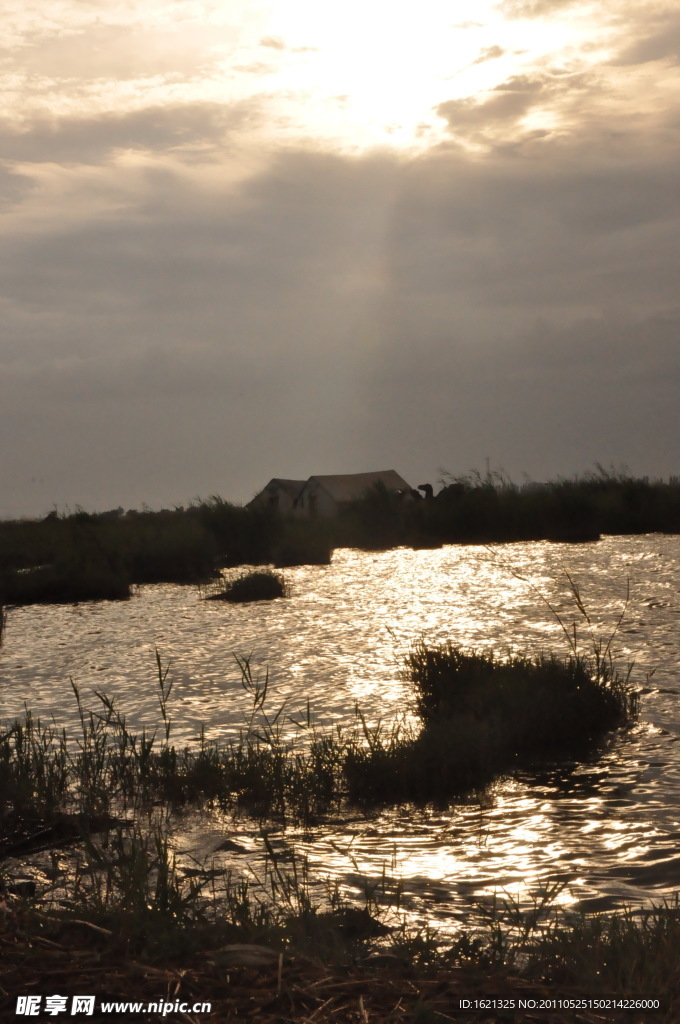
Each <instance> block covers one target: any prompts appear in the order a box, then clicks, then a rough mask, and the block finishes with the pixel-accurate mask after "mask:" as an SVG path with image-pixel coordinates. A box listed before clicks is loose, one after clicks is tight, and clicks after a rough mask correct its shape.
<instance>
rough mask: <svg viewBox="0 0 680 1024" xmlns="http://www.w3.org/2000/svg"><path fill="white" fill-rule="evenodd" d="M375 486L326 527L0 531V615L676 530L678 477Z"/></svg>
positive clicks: (18, 525)
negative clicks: (345, 564) (372, 554)
mask: <svg viewBox="0 0 680 1024" xmlns="http://www.w3.org/2000/svg"><path fill="white" fill-rule="evenodd" d="M424 492H425V494H426V496H425V497H423V498H419V497H418V496H417V495H416V493H415V492H408V493H405V494H395V493H391V492H389V491H387V490H386V489H385V488H383V487H376V488H374V489H373V490H372V491H371V492H369V493H368V494H367V495H366V496H365V497H364V498H363V499H361V500H360V501H355V502H353V503H351V504H350V505H349V506H348V507H346V508H344V509H343V510H342V511H341V512H340V514H339V515H338V516H337V518H335V519H315V520H300V519H291V518H287V517H284V516H282V515H279V514H278V513H277V512H275V511H274V510H271V509H259V510H254V509H253V510H251V509H248V508H242V507H241V506H237V505H232V504H230V503H229V502H227V501H224V500H223V499H222V498H219V497H212V498H210V499H208V500H206V501H202V502H199V503H196V504H194V505H192V506H190V507H188V508H186V509H184V508H178V509H173V510H163V511H160V512H150V511H142V512H137V511H133V510H131V511H128V512H124V511H123V509H116V510H114V511H111V512H103V513H98V514H90V513H87V512H84V511H76V512H75V513H72V514H68V515H59V514H57V513H56V512H52V513H50V515H49V516H47V517H46V518H45V519H43V520H40V521H37V520H19V521H9V522H1V523H0V606H2V605H3V604H5V605H7V604H30V603H33V602H38V601H40V602H43V601H80V600H93V599H94V600H96V599H102V598H112V599H115V598H118V599H119V598H125V597H128V596H129V595H130V587H131V586H132V585H133V584H137V583H161V582H171V583H195V582H201V581H204V580H208V579H210V578H212V577H214V576H215V575H216V574H217V572H218V571H219V569H220V568H223V567H229V566H238V565H245V564H248V565H266V564H274V565H277V566H288V565H297V564H310V563H311V564H324V563H327V562H329V561H330V557H331V554H332V551H333V548H335V547H361V548H368V549H381V548H390V547H395V546H398V545H409V546H412V547H433V546H438V545H441V544H476V543H492V542H505V541H522V540H552V541H573V542H579V541H589V540H597V539H598V538H599V537H600V535H601V534H607V533H608V534H640V533H653V532H661V533H680V478H676V477H672V478H671V479H670V480H668V481H650V480H648V479H646V478H642V479H635V478H632V477H629V476H626V475H624V474H615V473H608V472H605V471H603V470H599V471H598V472H597V473H594V474H591V475H588V476H586V477H583V478H580V479H572V480H558V481H554V482H550V483H544V484H523V485H517V484H514V483H512V481H510V480H508V479H506V478H505V477H503V476H501V475H499V474H497V473H487V474H486V476H480V475H479V474H474V475H472V476H468V477H459V478H457V479H451V480H450V481H449V482H448V483H445V484H443V485H442V486H441V487H440V489H439V490H438V493H436V494H435V493H434V491H433V489H432V488H427V487H426V488H424Z"/></svg>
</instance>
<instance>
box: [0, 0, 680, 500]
mask: <svg viewBox="0 0 680 1024" xmlns="http://www.w3.org/2000/svg"><path fill="white" fill-rule="evenodd" d="M521 6H522V5H518V4H514V6H513V11H514V12H515V13H516V14H517V16H519V15H520V14H521V10H520V7H521ZM555 6H564V5H555V4H552V5H550V4H547V5H546V4H532V5H530V7H531V14H532V16H535V17H537V18H538V17H541V16H543V14H544V13H545V10H546V9H547V8H548V7H550V8H554V7H555ZM523 8H526V5H523ZM539 8H540V10H539ZM526 15H527V10H524V14H523V15H522V16H526ZM673 26H675V28H677V19H675V20H673V19H672V18H671V17H670V15H666V14H665V13H664V12H663V10H660V12H657V14H655V16H654V18H652V19H650V22H649V25H648V29H649V31H648V33H647V34H646V35H644V34H641V33H640V34H639V35H638V38H637V40H636V42H635V43H630V41H628V43H627V44H626V46H620V47H619V49H618V50H617V52H616V54H615V55H613V56H612V59H611V61H610V62H609V63H608V64H606V65H605V64H601V65H600V66H599V67H598V68H591V69H583V68H582V69H580V70H579V71H578V72H575V71H572V70H569V68H566V69H565V68H564V67H562V66H558V65H557V64H556V63H555V62H554V61H552V60H545V61H544V62H543V63H542V64H540V65H538V64H537V65H536V66H535V67H533V68H531V69H527V70H525V71H523V72H522V73H512V74H509V75H507V77H506V78H505V79H504V80H501V81H498V82H497V83H496V84H494V85H493V86H491V87H490V88H488V89H486V90H484V91H481V92H480V93H478V94H477V95H476V96H475V97H474V98H471V97H466V96H460V95H456V94H454V93H453V92H452V93H451V94H450V98H448V99H443V100H442V101H441V102H440V103H439V104H438V105H437V113H438V115H439V117H440V119H441V124H442V126H443V134H442V135H440V137H439V139H438V140H436V141H433V143H432V145H431V146H430V147H429V149H426V148H423V149H422V150H421V152H419V153H413V152H409V151H403V152H400V151H399V150H396V149H392V150H390V151H387V150H380V149H374V150H371V149H366V150H363V151H361V150H358V151H356V152H353V153H352V152H348V151H347V150H345V151H343V150H341V149H339V148H337V149H335V150H333V149H332V148H331V147H329V146H328V145H326V144H322V143H321V142H319V143H318V144H315V142H314V140H310V139H304V140H300V139H293V140H291V139H290V138H288V139H287V140H286V142H285V144H283V143H277V142H275V141H272V140H271V139H270V140H269V141H268V142H266V144H265V143H264V142H262V141H261V136H260V135H258V133H260V132H261V131H262V130H263V128H262V126H263V124H265V123H266V120H267V109H268V108H267V100H266V97H251V98H250V99H248V100H245V99H243V100H240V101H237V100H232V101H231V102H229V103H219V102H215V101H214V100H210V101H208V100H192V101H190V102H189V101H187V100H185V99H178V100H176V101H175V102H169V101H167V100H166V101H164V102H163V103H159V102H157V101H156V100H155V99H154V100H153V101H149V102H148V103H147V104H144V103H143V102H140V99H139V97H138V96H137V97H136V98H135V104H134V109H125V110H114V109H113V108H109V109H106V110H102V109H99V110H96V111H90V112H84V111H83V110H82V109H78V110H73V111H70V112H69V111H68V110H63V111H61V112H59V113H54V112H52V113H49V114H48V113H46V112H45V111H42V112H41V111H37V112H36V111H33V112H29V113H28V114H26V115H25V116H24V117H23V118H22V119H21V121H19V120H17V119H16V118H14V117H10V115H9V114H7V115H6V116H5V120H4V122H3V123H1V124H0V137H1V139H2V152H3V164H2V166H1V167H0V194H1V195H2V206H0V216H1V218H2V224H3V234H2V241H1V242H0V282H1V283H0V313H1V318H0V410H1V412H0V431H2V436H3V437H4V438H11V439H12V441H11V443H9V444H5V445H3V449H2V455H0V475H1V478H2V480H3V481H4V485H3V491H2V494H1V495H0V515H9V514H16V513H21V512H28V513H39V512H44V511H47V510H48V509H49V508H50V507H51V506H52V505H53V504H57V505H59V506H61V507H63V506H66V505H69V506H70V507H73V506H74V505H75V504H76V503H81V504H83V505H85V506H87V507H91V508H106V507H115V506H117V505H119V504H122V505H124V506H135V505H137V506H139V505H141V504H142V503H143V502H145V501H146V502H148V503H149V504H151V505H158V504H161V503H166V504H172V503H183V502H186V501H187V500H189V499H191V498H192V497H195V496H197V495H198V494H203V495H206V494H208V493H210V492H216V491H217V492H220V493H222V494H224V495H225V496H226V497H228V498H231V499H234V500H244V501H245V500H248V499H249V498H250V496H251V495H252V494H253V493H254V491H255V490H256V489H257V488H258V487H259V486H261V485H262V484H263V483H265V482H266V480H267V479H268V478H269V477H271V476H275V475H276V476H290V477H294V478H297V477H306V476H308V475H309V474H312V473H318V472H329V473H330V472H353V471H359V470H371V469H378V468H386V467H392V468H395V469H397V470H398V471H399V472H401V473H402V474H403V475H404V476H405V477H406V478H407V479H410V480H411V482H412V483H417V482H420V481H419V479H416V478H423V479H427V478H430V479H432V480H434V479H436V475H437V469H438V467H440V466H442V467H444V468H446V469H448V470H450V471H451V472H454V473H460V472H465V471H467V470H468V469H469V468H471V467H473V466H479V467H483V464H484V460H485V459H486V458H487V457H489V458H490V459H491V461H492V463H493V464H495V465H503V466H504V467H505V468H506V469H507V470H508V471H509V472H510V473H511V474H512V475H513V476H514V477H515V478H516V479H521V478H522V474H523V473H527V474H529V475H530V476H532V477H534V478H541V477H548V476H555V475H557V474H560V473H563V474H567V473H572V472H579V471H584V470H587V469H588V468H590V467H592V466H593V465H594V463H595V462H601V463H604V464H610V463H614V464H617V465H621V464H627V465H629V466H630V468H631V469H632V470H633V471H634V472H640V473H649V474H655V473H658V474H668V473H671V472H677V470H678V467H677V462H676V459H677V436H678V426H679V425H680V424H679V422H678V417H679V412H678V410H680V403H679V402H678V387H679V385H680V346H679V345H678V337H679V336H680V309H679V308H678V304H677V303H678V300H677V281H678V279H679V278H680V249H679V247H678V242H677V239H678V237H679V233H680V232H679V229H680V189H679V188H678V179H677V165H678V132H679V131H680V123H679V122H678V119H677V115H676V113H675V106H674V103H672V102H670V100H671V99H672V97H673V95H674V91H673V90H674V89H676V90H677V83H676V82H675V80H673V81H672V82H669V83H666V84H665V85H664V86H663V87H662V84H661V83H660V81H657V79H656V78H655V76H653V75H652V76H651V77H644V76H646V75H648V70H647V69H646V64H647V63H649V62H650V61H655V60H661V59H663V60H665V61H666V63H667V62H668V60H669V59H670V57H672V56H673V54H674V53H675V50H674V49H673V46H674V45H675V44H673V46H671V45H670V43H669V44H668V45H665V44H664V45H662V43H661V40H662V36H663V37H664V38H666V39H669V38H670V39H672V38H674V36H673V33H672V31H671V29H673ZM664 32H665V33H666V35H665V36H664ZM116 38H119V37H116ZM257 44H258V46H259V47H260V49H262V48H263V47H264V48H265V49H266V50H269V51H271V52H272V53H274V54H276V53H277V52H284V51H285V48H286V46H285V44H284V42H283V41H282V40H281V39H280V37H279V36H275V35H272V36H271V37H267V36H262V35H259V36H258V37H257ZM55 45H56V44H55ZM63 45H64V46H65V45H66V43H64V44H63ZM664 47H665V48H664ZM482 56H483V57H484V59H483V60H482V61H481V62H480V63H481V64H482V65H484V66H486V65H487V64H489V63H493V62H494V61H495V60H496V58H498V60H501V59H503V58H504V56H505V49H504V48H502V47H493V46H489V47H486V48H483V50H482ZM617 61H618V63H617ZM624 68H625V71H624V70H623V69H624ZM617 69H618V70H617ZM619 72H621V73H623V74H624V75H625V80H623V81H621V82H619V80H618V79H617V80H616V82H614V78H615V76H616V75H617V74H619ZM636 76H637V77H636ZM639 76H643V77H639ZM613 83H614V84H613ZM614 86H616V87H614ZM643 87H644V88H643ZM664 89H665V93H664ZM636 90H638V92H639V98H638V99H636V102H635V105H634V106H633V105H631V103H630V101H629V96H632V95H634V94H636Z"/></svg>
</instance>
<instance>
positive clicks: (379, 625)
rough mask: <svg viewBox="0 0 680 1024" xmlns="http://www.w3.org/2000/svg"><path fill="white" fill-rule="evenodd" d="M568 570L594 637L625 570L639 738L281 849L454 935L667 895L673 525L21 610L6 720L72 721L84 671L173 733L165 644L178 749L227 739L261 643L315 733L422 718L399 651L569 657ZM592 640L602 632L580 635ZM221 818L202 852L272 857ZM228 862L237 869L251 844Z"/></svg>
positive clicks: (679, 582) (1, 667)
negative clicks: (513, 905)
mask: <svg viewBox="0 0 680 1024" xmlns="http://www.w3.org/2000/svg"><path fill="white" fill-rule="evenodd" d="M565 566H566V567H567V568H568V570H569V572H570V573H571V575H572V577H573V578H574V579H576V580H578V581H579V582H580V583H581V584H582V587H583V596H584V599H585V600H586V603H587V606H588V610H589V612H590V614H591V618H592V619H593V631H594V634H595V636H597V635H605V636H607V635H609V633H610V632H611V630H612V628H613V624H614V623H615V622H616V619H617V617H618V614H619V612H620V608H621V603H622V600H623V599H624V597H625V592H626V580H627V578H628V577H630V580H631V585H632V596H631V603H630V606H629V608H628V611H627V616H626V620H625V622H624V625H623V629H622V631H621V633H620V634H619V639H620V641H621V644H620V647H621V649H622V653H623V660H624V661H626V660H627V659H628V658H629V657H630V656H631V655H633V654H634V655H635V658H636V661H637V667H636V670H635V678H636V679H637V680H639V681H641V683H644V685H645V696H644V698H643V700H644V703H643V716H642V717H643V722H642V723H641V725H640V726H639V727H638V728H637V729H635V730H633V731H632V732H631V734H630V735H629V736H628V737H626V738H625V739H623V740H619V741H617V742H615V743H613V744H612V745H611V746H610V747H609V748H607V749H606V750H605V751H604V752H603V754H602V755H601V756H600V758H599V759H594V760H592V761H591V762H588V763H585V764H580V765H563V764H555V765H553V766H550V765H549V766H547V767H546V768H545V769H543V770H541V772H538V773H534V775H530V774H528V773H519V774H518V775H517V777H516V778H514V779H504V780H501V781H500V782H499V783H498V784H497V785H496V786H495V787H494V790H493V793H492V794H491V797H489V796H485V795H484V794H480V795H479V799H478V800H475V799H473V800H472V802H470V803H467V804H462V805H460V806H458V807H456V808H452V809H450V810H447V811H442V810H441V809H439V810H434V809H432V808H429V809H421V810H419V809H415V808H406V809H404V808H396V809H392V810H382V811H380V812H379V813H377V814H375V815H373V816H371V817H370V818H368V819H367V818H365V817H356V818H354V817H352V816H349V817H347V816H344V817H343V818H342V820H340V819H338V820H335V821H331V822H329V823H327V824H325V825H323V826H318V827H316V828H314V829H311V830H307V831H306V832H302V831H298V830H295V829H289V830H287V832H286V833H285V836H284V837H283V838H282V843H284V844H285V846H286V849H288V850H289V851H290V850H293V851H295V852H296V853H297V854H298V855H302V854H306V855H308V856H309V858H310V860H311V861H312V863H313V864H314V865H315V866H316V867H317V868H318V870H319V872H320V873H321V874H324V875H330V876H331V877H333V878H337V879H338V880H339V882H340V884H341V886H344V887H345V888H346V890H347V891H352V892H354V891H357V889H358V887H359V886H360V881H359V876H360V875H364V876H366V877H368V878H369V879H373V880H374V881H376V882H377V881H378V880H379V879H380V877H381V874H382V873H383V871H389V872H391V873H392V874H393V875H394V876H395V877H397V878H398V879H399V880H400V885H401V888H402V907H403V910H404V913H406V914H408V915H411V916H412V917H413V919H414V920H418V921H422V920H430V921H435V920H436V921H437V923H438V925H439V926H441V927H444V928H450V929H455V928H457V927H459V926H460V923H461V921H463V920H466V919H467V917H468V916H469V914H470V913H471V912H472V913H474V907H475V906H476V905H477V904H478V902H479V901H487V902H488V901H489V900H492V898H493V896H494V894H497V895H498V896H499V898H500V897H501V896H502V894H503V892H505V893H507V894H509V895H510V896H511V897H512V898H513V899H517V900H519V901H520V902H522V903H523V902H527V903H529V902H530V901H531V899H533V898H534V897H535V893H536V891H537V889H539V888H540V886H541V885H542V884H544V883H545V882H546V881H547V880H553V881H555V880H559V881H560V882H562V883H564V888H563V889H562V891H561V892H560V893H559V894H558V895H556V896H555V899H556V900H557V901H559V902H560V903H561V904H562V905H564V906H567V905H570V904H572V903H574V902H578V901H582V902H583V903H584V904H585V905H586V906H587V907H597V908H600V909H605V908H607V907H613V906H617V905H621V904H622V903H625V902H628V903H636V902H641V901H645V900H649V899H660V898H662V897H663V896H664V895H667V894H668V893H670V892H671V891H672V890H673V889H675V888H676V887H677V884H678V879H679V878H680V857H679V856H678V854H677V850H678V847H679V845H680V843H679V840H680V815H679V814H678V811H677V806H678V803H679V802H680V800H679V798H680V758H679V757H678V745H677V743H676V742H675V740H676V739H677V737H678V735H680V717H679V716H678V694H679V691H680V676H679V670H678V664H679V659H678V642H677V625H678V614H680V602H679V601H678V593H679V592H680V539H678V538H672V537H657V536H653V537H642V538H607V539H605V540H603V541H602V542H601V543H600V544H597V545H577V546H568V545H551V544H547V543H546V544H543V543H536V544H513V545H506V546H504V547H502V548H495V549H487V548H482V547H446V548H441V549H436V550H427V551H412V550H410V549H406V548H401V549H397V550H393V551H385V552H369V553H366V552H360V551H354V550H340V551H337V552H336V553H335V555H334V558H333V562H332V564H331V565H330V566H327V567H324V566H301V567H298V568H295V569H290V570H286V573H285V575H286V576H287V578H288V582H289V584H290V588H291V597H290V598H289V599H286V600H280V601H276V602H273V603H271V604H268V603H266V602H262V603H260V604H258V605H250V606H224V605H217V604H214V603H213V604H211V603H205V602H202V601H201V600H200V594H199V592H198V591H197V590H194V589H192V588H180V587H174V586H165V585H163V586H150V587H143V588H140V591H139V593H138V595H137V596H135V597H134V598H133V599H132V600H131V601H130V602H128V603H121V604H116V603H107V602H102V603H98V604H93V605H78V606H55V607H40V606H35V607H32V608H20V609H12V610H11V611H10V614H9V621H8V626H7V632H6V635H5V643H4V646H3V648H2V650H1V651H0V709H1V711H0V718H1V719H3V720H6V719H9V718H10V717H12V716H14V715H21V714H22V713H23V708H24V703H26V704H27V705H29V706H30V707H32V708H33V709H34V711H36V712H37V713H39V714H40V715H42V716H43V717H48V716H51V715H53V716H54V721H55V722H56V723H57V724H58V725H62V724H72V723H73V722H74V719H75V708H74V706H73V698H72V692H71V688H70V683H69V676H72V677H73V678H74V679H75V681H76V682H77V684H78V685H79V686H80V688H81V692H82V693H83V694H84V695H85V696H86V703H88V702H89V703H90V705H92V703H93V701H94V698H88V697H87V694H88V693H91V691H92V689H95V688H96V689H99V690H103V691H105V692H106V693H108V694H110V695H111V696H113V697H115V698H116V701H117V703H118V706H119V707H120V709H121V710H122V711H124V712H125V714H126V716H127V720H128V725H129V726H130V727H131V728H141V726H142V725H146V726H147V727H151V728H155V727H158V725H159V709H158V701H157V681H156V676H155V673H156V666H155V650H156V648H158V650H159V651H160V654H161V657H162V660H163V663H164V664H166V663H168V662H169V663H170V668H171V674H172V675H173V677H174V680H175V686H174V690H173V702H172V706H171V714H172V716H173V725H172V737H173V738H174V740H175V742H187V741H190V740H192V739H194V738H195V737H196V736H197V735H198V733H199V731H200V729H201V727H204V728H205V732H206V735H207V736H208V737H209V738H220V737H221V738H226V737H229V736H233V735H234V734H235V732H237V731H238V729H239V728H241V727H242V726H243V724H244V722H245V720H246V717H247V715H248V714H249V711H250V704H249V698H248V695H247V694H246V693H245V692H244V690H243V688H242V686H241V677H240V672H239V669H238V665H237V663H236V660H235V657H234V655H239V656H241V657H243V656H250V657H251V659H252V665H253V668H254V671H255V672H256V674H257V673H259V674H260V675H263V674H264V672H265V671H266V670H267V667H268V669H269V674H270V698H269V699H270V701H271V708H272V710H276V709H278V708H279V707H280V706H281V705H282V704H283V703H284V702H285V704H286V715H288V718H286V717H285V715H284V720H285V721H286V730H287V735H290V736H292V735H294V734H295V733H296V731H297V732H299V731H300V726H299V725H296V724H295V722H298V723H299V722H300V721H301V720H302V719H304V717H305V715H306V713H307V702H308V701H309V707H310V710H311V714H312V715H313V718H314V721H315V723H316V726H317V728H326V727H330V726H332V727H336V726H341V727H349V726H352V725H353V724H354V721H355V719H354V708H355V705H356V704H357V703H358V704H359V705H360V707H361V710H362V713H363V714H364V716H365V719H366V722H367V724H368V725H369V726H371V727H373V726H375V725H377V724H378V723H379V722H382V723H383V724H384V726H385V727H387V728H389V727H391V726H392V725H393V724H394V723H395V722H397V721H400V720H401V721H404V722H409V721H411V722H413V721H414V719H413V710H412V695H411V692H410V688H409V685H408V682H407V681H406V680H405V679H404V676H403V659H404V656H405V654H406V653H407V652H408V650H409V649H410V647H411V645H412V644H413V643H414V642H415V641H416V640H418V639H419V638H420V637H423V636H424V637H425V638H426V639H427V640H428V641H429V642H438V641H446V640H452V641H453V642H455V643H457V644H460V645H462V646H464V647H467V648H477V649H483V650H494V651H496V652H497V653H499V654H505V653H507V652H511V651H521V652H528V653H532V652H538V651H540V650H546V651H547V650H554V651H556V652H557V653H566V650H567V648H566V642H565V636H564V633H563V630H562V628H561V626H560V625H559V623H558V622H557V621H556V619H555V616H554V614H553V613H552V612H551V611H550V608H549V607H548V605H547V604H546V603H545V601H544V600H543V599H542V598H541V596H539V595H543V597H545V598H546V599H547V600H548V601H549V602H550V604H551V605H552V606H553V607H554V608H556V609H557V611H558V612H559V614H560V615H561V616H562V617H563V619H564V622H565V623H567V624H569V623H570V622H571V621H572V619H573V618H574V607H573V601H572V602H571V604H570V600H569V596H568V593H567V592H566V591H565V589H564V586H563V578H562V582H560V573H561V572H562V570H563V568H564V567H565ZM520 576H523V577H526V578H527V579H529V580H530V581H531V584H532V586H533V588H534V589H532V587H531V586H528V585H527V583H526V582H523V580H522V579H520V578H519V577H520ZM582 639H583V641H584V643H586V644H587V643H589V642H591V641H590V639H589V637H588V635H587V633H586V634H584V635H583V637H582ZM652 668H655V669H656V672H655V674H654V676H653V677H652V678H651V679H650V680H648V681H645V673H646V672H648V671H650V670H651V669H652ZM207 820H208V819H206V818H205V817H204V818H203V819H202V823H201V822H198V823H194V824H193V825H191V826H190V828H189V832H191V834H192V836H193V840H195V846H196V848H197V849H200V851H201V852H202V853H203V854H205V855H206V856H207V855H211V853H213V852H214V851H215V849H216V847H217V846H218V845H219V843H218V842H217V841H216V840H217V838H218V837H219V836H220V835H221V836H222V838H224V835H225V834H226V835H231V836H234V835H235V834H236V835H237V836H238V840H239V842H241V843H242V844H243V845H244V847H245V848H246V849H247V850H248V851H249V853H248V861H249V862H252V863H253V864H254V865H256V864H257V862H258V856H260V855H261V854H263V848H262V843H261V841H260V839H259V831H258V827H257V826H256V825H255V824H252V825H248V824H247V823H246V822H245V821H244V820H243V819H241V820H240V821H239V822H238V823H237V824H236V825H234V823H232V822H228V821H226V820H222V819H220V818H219V816H213V818H212V819H210V820H212V822H213V825H211V826H210V827H208V826H207V824H206V821H207ZM183 827H184V826H183ZM192 830H193V831H192ZM201 830H202V831H201ZM189 832H187V835H188V834H189ZM193 840H192V841H193ZM282 849H283V846H282ZM215 856H216V857H217V859H218V860H219V859H220V858H221V859H222V860H225V862H226V861H228V860H229V858H231V860H232V861H234V862H235V863H238V865H239V867H243V863H244V860H243V857H241V859H240V860H239V856H238V855H237V854H233V853H224V852H222V853H219V852H217V853H215Z"/></svg>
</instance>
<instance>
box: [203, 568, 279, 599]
mask: <svg viewBox="0 0 680 1024" xmlns="http://www.w3.org/2000/svg"><path fill="white" fill-rule="evenodd" d="M287 596H288V587H287V586H286V581H285V580H284V578H283V576H279V575H278V574H277V573H275V572H270V571H266V570H263V571H259V572H248V573H244V574H243V576H237V577H236V579H233V580H230V581H225V582H224V584H223V587H222V589H221V590H219V591H218V592H217V593H216V594H208V596H207V597H206V600H207V601H231V602H233V603H246V602H248V601H273V600H274V599H275V598H277V597H287Z"/></svg>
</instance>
